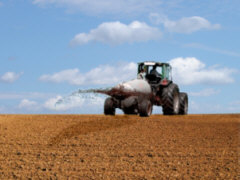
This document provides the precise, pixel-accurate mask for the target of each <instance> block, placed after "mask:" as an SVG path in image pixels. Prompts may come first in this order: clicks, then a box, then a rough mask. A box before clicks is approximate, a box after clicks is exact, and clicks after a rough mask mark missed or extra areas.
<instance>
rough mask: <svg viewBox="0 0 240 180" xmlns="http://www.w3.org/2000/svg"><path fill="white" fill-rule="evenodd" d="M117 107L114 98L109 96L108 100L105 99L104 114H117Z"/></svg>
mask: <svg viewBox="0 0 240 180" xmlns="http://www.w3.org/2000/svg"><path fill="white" fill-rule="evenodd" d="M115 111H116V110H115V107H114V102H113V99H112V98H110V97H108V98H107V99H106V100H105V103H104V114H105V115H113V116H114V115H115Z"/></svg>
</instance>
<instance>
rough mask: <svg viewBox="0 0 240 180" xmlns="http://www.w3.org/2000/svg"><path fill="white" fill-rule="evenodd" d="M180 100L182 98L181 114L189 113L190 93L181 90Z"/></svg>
mask: <svg viewBox="0 0 240 180" xmlns="http://www.w3.org/2000/svg"><path fill="white" fill-rule="evenodd" d="M179 100H180V109H179V114H181V115H185V114H187V113H188V95H187V93H183V92H181V93H180V94H179Z"/></svg>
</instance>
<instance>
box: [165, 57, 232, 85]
mask: <svg viewBox="0 0 240 180" xmlns="http://www.w3.org/2000/svg"><path fill="white" fill-rule="evenodd" d="M169 63H170V64H171V65H172V69H173V70H172V71H173V80H174V81H176V82H177V83H179V84H183V85H192V84H209V85H215V84H228V83H233V82H234V79H233V77H232V74H233V73H235V72H236V70H234V69H230V68H214V67H213V68H206V65H205V64H204V63H203V62H201V61H200V60H198V59H197V58H195V57H187V58H182V57H178V58H175V59H172V60H170V61H169Z"/></svg>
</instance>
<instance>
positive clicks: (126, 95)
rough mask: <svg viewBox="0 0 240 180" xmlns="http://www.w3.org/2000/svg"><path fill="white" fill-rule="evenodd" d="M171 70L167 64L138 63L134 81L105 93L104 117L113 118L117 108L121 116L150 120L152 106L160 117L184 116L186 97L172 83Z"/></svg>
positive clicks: (186, 107)
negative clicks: (142, 117) (158, 111)
mask: <svg viewBox="0 0 240 180" xmlns="http://www.w3.org/2000/svg"><path fill="white" fill-rule="evenodd" d="M171 72H172V69H171V66H170V65H169V64H168V63H160V62H141V63H138V76H137V79H134V80H130V81H127V82H123V83H120V84H118V85H117V86H115V87H113V88H112V89H110V90H107V91H98V92H100V93H104V94H107V95H109V96H110V97H108V98H107V99H106V100H105V103H104V114H105V115H115V109H116V108H119V109H121V110H122V111H123V113H124V114H139V115H140V116H150V115H151V114H152V108H153V105H156V106H162V109H163V114H164V115H178V114H181V115H184V114H187V112H188V95H187V94H186V93H184V92H179V88H178V86H177V85H176V84H174V83H173V82H172V74H171Z"/></svg>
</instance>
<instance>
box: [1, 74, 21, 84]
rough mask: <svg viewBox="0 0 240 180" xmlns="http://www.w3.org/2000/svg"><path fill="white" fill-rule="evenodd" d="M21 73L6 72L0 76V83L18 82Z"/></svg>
mask: <svg viewBox="0 0 240 180" xmlns="http://www.w3.org/2000/svg"><path fill="white" fill-rule="evenodd" d="M22 74H23V73H15V72H6V73H5V74H3V75H2V76H0V82H5V83H13V82H14V81H16V80H18V79H19V78H20V76H21V75H22Z"/></svg>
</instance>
